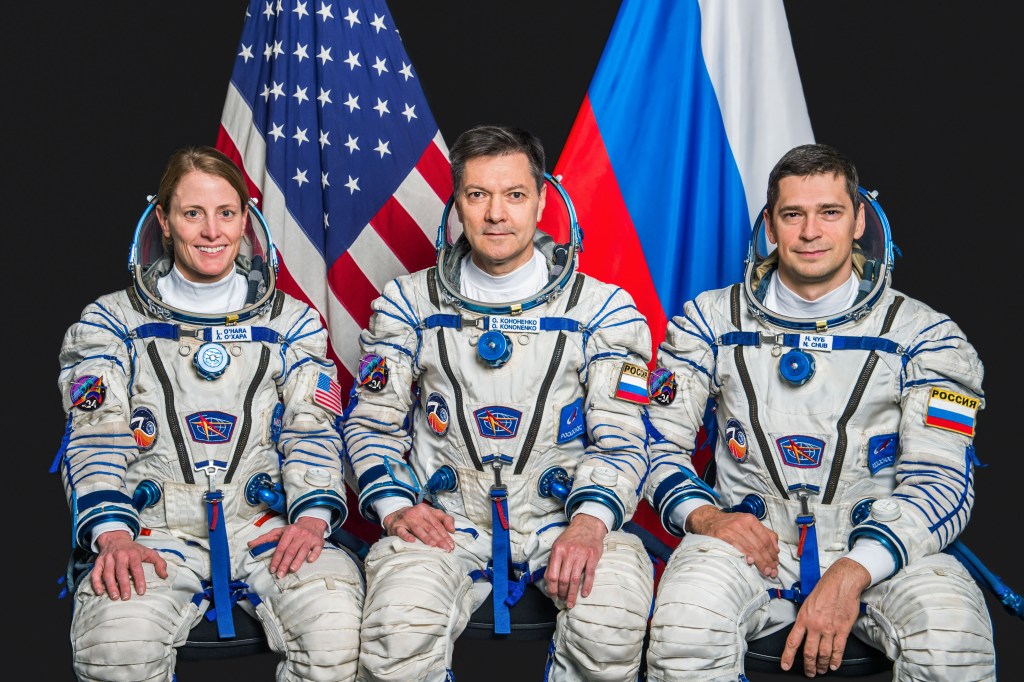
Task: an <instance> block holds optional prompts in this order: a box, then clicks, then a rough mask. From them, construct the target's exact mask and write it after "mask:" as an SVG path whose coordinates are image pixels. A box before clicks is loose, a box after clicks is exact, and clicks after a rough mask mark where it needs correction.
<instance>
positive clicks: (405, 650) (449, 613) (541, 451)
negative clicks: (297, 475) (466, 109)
mask: <svg viewBox="0 0 1024 682" xmlns="http://www.w3.org/2000/svg"><path fill="white" fill-rule="evenodd" d="M450 158H451V169H452V177H453V181H454V194H453V197H452V200H451V201H450V202H449V204H448V206H447V207H446V210H445V212H444V215H443V217H442V224H441V231H442V233H443V234H442V236H441V238H439V244H438V259H437V266H436V267H432V268H429V269H426V270H422V271H420V272H416V273H413V274H410V275H406V276H402V277H398V278H397V279H395V280H393V281H391V282H390V283H389V284H388V285H387V286H386V287H385V290H384V292H383V294H382V295H381V296H380V297H379V298H378V299H377V300H376V301H375V302H374V303H373V315H372V317H371V320H370V323H369V328H368V329H367V330H365V331H364V333H363V334H362V335H361V337H360V343H361V346H362V350H363V352H364V353H365V355H364V357H363V359H362V361H361V366H360V370H359V373H358V377H357V380H356V388H355V397H354V399H353V404H352V405H350V410H351V411H350V412H349V413H348V415H347V419H346V421H345V424H344V439H345V445H346V450H347V453H348V456H349V457H350V458H351V462H352V466H353V468H354V470H355V474H356V476H358V485H359V490H360V497H359V504H360V511H361V512H362V513H363V514H364V515H365V516H366V517H367V518H370V519H373V520H377V521H380V522H381V524H382V526H383V528H384V530H385V531H386V533H385V536H384V537H383V538H382V539H381V540H379V541H378V542H377V543H376V544H375V545H374V546H373V548H372V549H371V550H370V553H369V555H368V556H367V558H366V575H367V598H366V602H365V608H364V611H363V628H362V633H361V634H362V644H361V646H362V649H361V651H360V673H359V677H360V679H364V680H375V681H379V680H396V681H398V680H401V681H402V682H408V681H412V680H444V679H447V678H449V677H450V675H451V672H450V666H451V657H452V649H453V643H454V641H455V639H456V638H457V637H458V636H459V634H460V633H461V632H462V630H463V629H464V628H465V626H466V624H467V622H468V621H469V618H470V615H471V614H472V612H473V611H474V610H475V609H476V608H477V607H478V606H479V605H480V604H482V603H483V600H484V599H487V598H488V591H491V592H492V594H491V596H490V598H491V599H492V600H493V602H494V605H495V609H494V610H495V627H496V630H497V631H498V632H508V628H509V612H508V609H509V605H510V604H514V603H515V601H516V599H517V598H518V595H519V594H520V593H521V591H522V590H523V589H534V587H531V586H530V583H536V584H537V585H539V586H542V587H544V588H546V590H547V593H548V594H549V595H550V596H551V597H552V599H554V602H555V604H556V605H557V606H558V607H559V609H560V613H559V616H558V621H557V627H556V632H555V635H554V638H553V641H552V644H551V648H550V650H549V652H550V653H549V656H548V661H547V678H546V679H551V680H563V681H564V680H609V681H614V682H621V681H622V680H628V679H635V678H636V676H637V674H638V670H639V666H640V655H641V649H642V645H643V639H644V633H645V630H646V626H647V618H648V615H649V612H650V606H651V599H652V591H653V584H652V583H653V570H652V568H653V567H652V565H651V562H650V559H649V557H648V556H647V554H646V552H645V551H644V548H643V546H642V545H641V543H640V541H639V540H638V539H637V537H636V536H634V535H631V534H629V533H624V532H621V531H620V530H619V529H620V528H621V526H622V524H623V523H624V522H626V521H628V520H629V519H630V517H631V515H632V514H633V511H634V509H635V507H636V504H637V499H638V494H639V492H640V488H641V485H642V481H643V477H644V475H645V473H646V471H647V452H646V448H645V435H646V434H645V428H644V425H643V422H642V417H641V409H642V406H643V405H644V404H646V402H647V386H646V377H647V368H646V362H647V360H648V359H649V357H650V344H651V339H650V331H649V329H648V327H647V322H646V320H645V318H644V317H643V316H642V315H641V314H640V313H639V312H638V311H637V309H636V307H635V306H634V304H633V300H632V298H631V297H630V295H629V294H628V293H627V292H625V291H623V290H622V289H619V288H616V287H613V286H610V285H608V284H605V283H602V282H599V281H597V280H595V279H593V278H592V277H588V276H585V275H583V274H582V273H580V272H578V270H577V263H576V252H577V250H578V248H579V245H580V240H581V233H580V230H579V227H578V226H577V225H576V224H575V214H574V212H573V210H572V208H571V202H569V200H568V197H567V195H565V194H564V193H563V191H562V190H561V187H560V185H559V184H558V183H557V181H555V180H554V179H550V183H549V182H548V178H547V176H546V175H545V172H544V152H543V149H542V147H541V145H540V142H539V140H537V138H536V137H534V136H533V135H531V134H530V133H528V132H526V131H524V130H520V129H515V128H506V127H500V126H479V127H476V128H473V129H471V130H469V131H467V132H465V133H463V134H462V135H461V136H460V137H459V139H458V140H457V141H456V143H455V145H454V146H453V147H452V150H451V154H450ZM549 184H550V186H549ZM552 187H554V188H555V189H556V190H557V191H558V192H559V195H560V196H561V198H562V199H563V201H564V202H565V204H566V207H567V208H568V209H569V213H570V216H571V219H572V220H571V223H572V225H571V230H570V232H571V238H570V242H569V243H567V244H556V243H555V242H554V240H553V239H552V238H551V237H550V236H548V235H547V234H545V233H543V232H542V231H539V230H538V229H537V223H538V220H539V219H540V217H541V213H542V211H543V209H544V206H545V202H546V201H547V200H549V199H551V193H550V192H549V191H548V190H550V189H551V188H552ZM452 206H454V208H455V210H456V212H457V214H458V217H459V219H460V220H461V223H462V226H463V233H462V235H461V236H460V237H459V238H458V240H457V241H455V242H454V243H452V242H451V241H450V239H449V237H448V234H449V231H450V226H449V221H448V217H449V215H450V214H449V211H450V209H451V207H452ZM414 385H415V388H413V386H414ZM406 454H408V465H406V464H405V463H404V462H403V457H405V456H406Z"/></svg>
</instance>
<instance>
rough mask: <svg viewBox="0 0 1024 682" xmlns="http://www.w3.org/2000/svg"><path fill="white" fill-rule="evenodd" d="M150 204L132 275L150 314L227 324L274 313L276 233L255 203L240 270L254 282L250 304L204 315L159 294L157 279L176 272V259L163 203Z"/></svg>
mask: <svg viewBox="0 0 1024 682" xmlns="http://www.w3.org/2000/svg"><path fill="white" fill-rule="evenodd" d="M147 199H148V203H147V205H146V208H145V210H144V211H143V212H142V216H141V217H140V218H139V221H138V223H137V224H136V226H135V234H134V236H133V237H132V244H131V250H130V253H129V255H128V270H129V272H130V273H131V276H132V284H133V288H134V290H135V293H136V294H137V295H138V296H139V298H140V299H141V300H142V302H143V303H144V304H145V305H146V307H147V308H149V310H150V311H151V312H152V313H153V314H155V315H157V316H159V317H162V318H165V319H169V320H174V321H176V322H186V323H190V324H198V325H225V324H234V323H236V322H242V321H244V320H247V319H249V318H251V317H253V316H255V315H259V314H261V313H263V312H265V311H266V310H268V309H269V307H270V305H271V303H272V302H273V300H274V293H275V292H276V290H277V270H278V259H277V249H276V247H275V246H274V241H273V238H272V237H271V234H270V228H269V226H268V225H267V221H266V219H264V217H263V214H262V213H260V211H259V210H258V209H257V208H256V200H255V199H250V200H249V204H248V207H247V208H248V210H247V211H246V215H247V218H246V225H245V231H244V232H243V235H242V240H241V248H240V249H239V252H238V256H237V257H236V258H235V269H236V271H238V272H241V273H242V274H244V275H245V276H246V278H247V279H248V283H249V290H248V295H247V296H246V301H245V305H244V306H242V308H240V309H238V310H227V311H224V312H223V313H216V314H204V313H196V312H192V311H188V310H181V309H179V308H175V307H174V306H171V305H168V304H167V303H166V302H164V301H163V300H162V299H161V298H160V295H159V294H158V293H157V280H158V279H160V278H161V277H163V276H164V275H166V274H167V273H168V272H170V270H171V268H172V267H173V263H174V260H173V254H172V251H171V249H170V247H169V246H167V245H166V244H165V243H164V240H163V233H162V231H161V229H160V222H159V221H158V220H157V216H156V206H157V203H158V201H159V200H158V199H157V197H156V196H155V195H150V196H149V197H147Z"/></svg>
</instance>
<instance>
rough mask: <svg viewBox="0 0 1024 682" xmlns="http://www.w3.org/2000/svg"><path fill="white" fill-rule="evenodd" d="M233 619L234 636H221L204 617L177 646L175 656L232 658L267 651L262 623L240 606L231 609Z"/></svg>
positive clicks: (199, 659)
mask: <svg viewBox="0 0 1024 682" xmlns="http://www.w3.org/2000/svg"><path fill="white" fill-rule="evenodd" d="M231 615H232V617H233V618H234V622H235V637H234V639H221V638H220V637H219V636H218V634H217V622H216V621H210V620H207V619H206V617H205V616H204V617H203V619H202V620H200V621H199V624H198V625H196V626H195V627H193V628H192V629H191V630H190V631H189V633H188V639H186V640H185V643H184V644H182V645H181V646H180V647H178V658H179V659H180V660H183V661H202V660H206V659H210V658H228V657H231V658H234V657H236V656H250V655H252V654H262V653H266V652H268V651H270V646H269V645H268V644H267V637H266V635H265V634H264V633H263V625H262V624H260V622H259V620H257V619H256V618H255V617H253V616H250V615H249V614H248V613H247V612H246V611H243V610H242V609H240V608H235V609H232V611H231Z"/></svg>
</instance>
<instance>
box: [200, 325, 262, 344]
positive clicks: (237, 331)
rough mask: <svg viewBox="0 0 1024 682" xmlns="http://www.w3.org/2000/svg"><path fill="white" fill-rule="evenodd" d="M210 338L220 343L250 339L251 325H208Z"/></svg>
mask: <svg viewBox="0 0 1024 682" xmlns="http://www.w3.org/2000/svg"><path fill="white" fill-rule="evenodd" d="M209 329H210V340H211V341H219V342H221V343H231V342H243V341H252V327H210V328H209Z"/></svg>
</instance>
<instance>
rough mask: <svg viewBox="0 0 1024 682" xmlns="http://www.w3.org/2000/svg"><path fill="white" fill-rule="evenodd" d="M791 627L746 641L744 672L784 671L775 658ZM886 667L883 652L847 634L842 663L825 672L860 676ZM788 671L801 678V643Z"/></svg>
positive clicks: (780, 653) (888, 668)
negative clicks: (848, 636) (834, 668)
mask: <svg viewBox="0 0 1024 682" xmlns="http://www.w3.org/2000/svg"><path fill="white" fill-rule="evenodd" d="M792 627H793V626H792V625H790V626H789V627H785V628H782V629H781V630H779V631H778V632H775V633H773V634H770V635H768V636H766V637H760V638H758V639H755V640H753V641H750V642H748V643H747V657H746V658H745V659H744V661H743V662H744V667H745V668H746V671H747V672H751V671H754V672H763V673H780V674H781V673H786V672H787V671H785V670H783V669H782V668H780V667H779V661H781V660H782V650H783V649H785V648H786V638H787V637H789V631H790V630H791V629H792ZM890 670H892V661H890V660H889V659H888V658H886V656H885V653H883V652H882V651H881V650H879V649H876V648H875V647H873V646H871V645H870V644H867V643H866V642H863V641H861V640H859V639H857V638H856V637H854V636H852V635H851V636H850V638H849V639H847V640H846V651H845V652H843V662H842V663H841V664H840V665H839V667H838V668H837V669H836V670H829V671H828V673H827V675H829V676H831V677H864V676H866V675H875V674H877V673H884V672H888V671H890ZM788 672H789V673H790V674H793V675H799V676H800V677H804V665H803V646H801V647H800V648H799V649H797V652H796V658H795V659H794V662H793V667H792V668H790V669H789V671H788Z"/></svg>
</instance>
